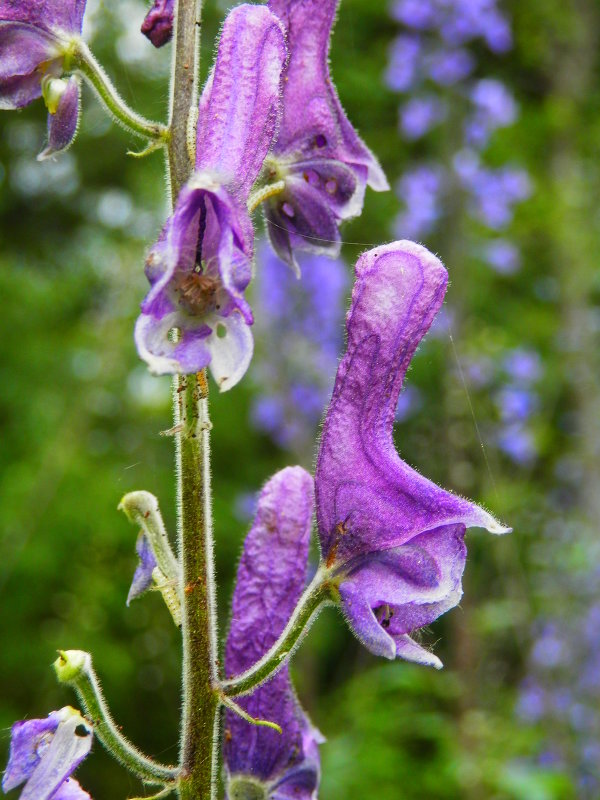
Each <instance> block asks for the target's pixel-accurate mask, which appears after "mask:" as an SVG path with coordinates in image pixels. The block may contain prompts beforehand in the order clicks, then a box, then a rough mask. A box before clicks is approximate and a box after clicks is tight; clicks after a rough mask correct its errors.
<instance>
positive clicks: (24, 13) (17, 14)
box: [0, 0, 86, 159]
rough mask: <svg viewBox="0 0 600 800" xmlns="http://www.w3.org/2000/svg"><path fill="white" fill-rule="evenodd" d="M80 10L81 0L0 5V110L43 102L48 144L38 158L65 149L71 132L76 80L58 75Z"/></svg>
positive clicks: (77, 30) (0, 0)
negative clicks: (46, 121)
mask: <svg viewBox="0 0 600 800" xmlns="http://www.w3.org/2000/svg"><path fill="white" fill-rule="evenodd" d="M85 6H86V0H67V1H66V2H65V1H64V0H43V1H42V2H40V0H33V2H32V0H22V1H21V2H15V0H0V109H6V110H8V109H16V108H23V107H24V106H26V105H29V103H31V102H33V101H34V100H37V99H38V98H39V97H42V96H43V97H44V101H45V103H46V106H47V108H48V112H49V113H48V144H47V146H46V147H45V149H44V150H43V151H42V152H41V153H40V155H39V156H38V158H39V159H43V158H47V157H48V156H51V155H53V154H55V153H58V152H60V151H61V150H64V149H66V148H67V147H69V145H70V144H71V143H72V141H73V139H74V137H75V133H76V131H77V123H78V120H79V104H80V81H79V78H78V77H77V76H75V75H72V76H71V77H69V78H67V79H66V80H65V79H63V77H62V76H63V73H64V71H65V69H66V68H68V65H67V63H66V62H67V61H68V57H69V48H70V46H71V42H72V40H73V39H75V38H77V37H79V36H80V35H81V26H82V23H83V14H84V11H85Z"/></svg>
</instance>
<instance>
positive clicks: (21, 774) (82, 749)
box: [2, 706, 93, 800]
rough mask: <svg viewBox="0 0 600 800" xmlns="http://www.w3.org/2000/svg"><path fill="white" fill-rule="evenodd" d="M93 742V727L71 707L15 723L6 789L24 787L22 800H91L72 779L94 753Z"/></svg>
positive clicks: (4, 783)
mask: <svg viewBox="0 0 600 800" xmlns="http://www.w3.org/2000/svg"><path fill="white" fill-rule="evenodd" d="M92 738H93V731H92V726H91V725H90V723H89V722H88V721H87V720H86V719H84V718H83V717H82V716H81V714H80V713H79V711H76V710H75V709H74V708H71V706H65V707H64V708H61V709H60V711H53V712H52V713H51V714H49V715H48V717H46V719H29V720H24V721H22V722H15V724H14V725H13V726H12V729H11V739H10V755H9V760H8V765H7V767H6V770H5V772H4V776H3V778H2V789H3V790H4V791H5V792H9V791H10V790H11V789H15V788H16V787H17V786H21V784H24V786H23V789H22V791H21V795H20V800H90V795H89V794H88V793H87V792H85V791H84V790H83V789H82V788H81V786H80V785H79V784H78V783H77V781H76V780H74V779H73V778H71V775H72V774H73V772H75V770H76V769H77V767H78V766H79V764H80V763H81V762H82V761H83V759H84V758H85V757H86V756H87V754H88V753H89V752H90V749H91V747H92Z"/></svg>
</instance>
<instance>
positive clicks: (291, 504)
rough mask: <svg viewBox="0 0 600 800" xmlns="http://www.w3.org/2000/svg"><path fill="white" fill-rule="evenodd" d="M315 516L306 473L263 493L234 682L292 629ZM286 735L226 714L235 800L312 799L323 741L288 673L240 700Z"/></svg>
mask: <svg viewBox="0 0 600 800" xmlns="http://www.w3.org/2000/svg"><path fill="white" fill-rule="evenodd" d="M313 511H314V489H313V480H312V477H311V476H310V475H309V474H308V473H307V472H306V471H305V470H303V469H302V468H301V467H288V468H287V469H284V470H281V472H278V473H277V474H276V475H274V476H273V477H272V478H271V479H270V481H269V482H268V483H267V484H266V486H265V487H264V489H263V490H262V492H261V494H260V498H259V501H258V509H257V512H256V517H255V519H254V523H253V525H252V528H251V529H250V533H249V534H248V536H247V537H246V542H245V544H244V552H243V554H242V558H241V561H240V565H239V568H238V574H237V581H236V586H235V592H234V595H233V604H232V616H231V627H230V630H229V635H228V637H227V645H226V651H225V672H226V674H227V675H228V676H232V675H235V674H239V673H242V672H243V671H244V670H246V669H247V668H248V667H250V666H252V664H253V663H254V662H256V661H258V660H260V659H261V658H262V657H263V656H264V655H265V653H266V652H267V650H268V649H269V647H270V646H271V645H272V644H273V643H274V642H275V641H276V639H277V637H278V636H279V635H280V634H281V632H282V631H283V629H284V628H285V626H286V624H287V622H288V618H289V617H290V615H291V614H292V611H293V610H294V607H295V606H296V604H297V602H298V600H299V598H300V595H301V594H302V591H303V589H304V586H305V583H306V572H307V564H308V548H309V544H310V531H311V525H312V517H313ZM238 702H239V704H240V705H241V706H242V708H243V709H244V711H246V712H247V713H248V714H249V715H250V716H252V717H259V718H260V717H262V718H266V719H268V720H272V721H273V722H275V723H277V724H278V725H280V727H281V731H282V732H281V733H278V732H277V731H274V730H270V729H268V728H265V727H252V726H250V725H249V723H248V722H247V721H245V720H244V719H242V718H241V717H240V716H238V714H236V713H235V712H234V711H229V710H228V711H226V714H225V735H224V744H223V753H224V758H225V765H226V770H227V797H228V798H229V800H246V798H252V800H261V798H262V799H264V800H287V798H291V797H294V798H297V800H313V798H315V797H316V792H317V788H318V783H319V774H320V767H319V753H318V744H320V743H321V742H322V741H323V738H322V737H321V735H320V733H319V732H318V731H317V730H316V729H315V728H314V727H313V726H312V725H311V723H310V721H309V720H308V718H307V716H306V714H305V713H304V711H303V710H302V708H301V707H300V704H299V702H298V700H297V699H296V695H295V694H294V690H293V688H292V684H291V680H290V675H289V668H288V667H287V666H286V667H284V668H283V669H282V670H280V671H279V672H278V673H277V674H276V675H274V676H273V677H272V678H270V679H269V680H267V682H266V683H264V684H262V685H261V686H259V687H258V688H257V689H255V690H254V692H253V693H252V694H251V695H249V696H247V697H243V698H240V700H239V701H238Z"/></svg>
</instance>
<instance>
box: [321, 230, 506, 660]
mask: <svg viewBox="0 0 600 800" xmlns="http://www.w3.org/2000/svg"><path fill="white" fill-rule="evenodd" d="M446 283H447V273H446V270H445V269H444V267H443V266H442V264H441V263H440V261H438V259H437V258H435V256H433V255H432V254H431V253H429V252H428V251H427V250H426V249H425V248H424V247H421V246H420V245H417V244H414V243H413V242H406V241H403V242H395V243H393V244H389V245H386V246H382V247H378V248H375V249H374V250H371V251H369V252H368V253H365V254H364V255H363V256H362V257H361V258H360V259H359V261H358V263H357V265H356V283H355V286H354V291H353V295H352V305H351V308H350V311H349V313H348V318H347V324H346V328H347V334H348V346H347V350H346V354H345V356H344V358H343V359H342V361H341V363H340V366H339V368H338V373H337V378H336V382H335V387H334V391H333V396H332V399H331V404H330V406H329V410H328V412H327V416H326V419H325V424H324V427H323V436H322V439H321V447H320V451H319V456H318V461H317V470H316V477H315V484H316V498H317V523H318V529H319V537H320V541H321V549H322V556H323V560H324V561H325V563H326V565H327V567H328V568H329V569H330V570H331V571H332V574H334V575H335V576H336V579H337V582H338V585H339V590H340V595H341V603H342V608H343V610H344V613H345V615H346V617H347V619H348V622H349V624H350V626H351V628H352V630H353V631H354V633H355V634H356V635H357V636H358V638H359V639H360V640H361V641H362V642H363V643H364V644H365V645H366V646H367V647H368V648H369V649H370V650H371V651H372V652H373V653H376V654H377V655H383V656H386V657H387V658H395V657H402V658H407V659H409V660H412V661H418V662H421V663H425V664H430V665H433V666H437V667H440V666H441V662H440V661H439V659H437V658H436V657H435V656H433V655H432V654H431V653H430V652H429V651H427V650H425V649H424V648H422V647H420V646H419V645H418V644H417V643H416V642H415V641H413V640H412V639H411V638H410V636H409V634H410V633H411V632H412V631H414V630H416V629H417V628H420V627H423V626H424V625H427V624H429V623H430V622H432V621H433V620H434V619H436V618H437V617H438V616H440V614H442V613H443V612H445V611H447V610H448V609H450V608H452V607H453V606H455V605H456V604H457V603H458V601H459V599H460V597H461V594H462V587H461V577H462V573H463V570H464V566H465V556H466V550H465V546H464V542H463V538H464V533H465V529H466V528H467V527H471V526H476V527H483V528H487V529H488V530H489V531H491V532H492V533H505V532H506V531H507V530H508V529H506V528H504V527H502V526H501V525H499V523H498V522H496V520H495V519H494V518H493V517H492V516H491V515H490V514H488V513H487V512H486V511H484V510H483V509H482V508H480V507H479V506H477V505H475V504H473V503H471V502H469V501H468V500H465V499H463V498H461V497H458V496H456V495H454V494H451V493H450V492H447V491H445V490H444V489H441V488H440V487H439V486H436V485H435V484H434V483H432V482H431V481H429V480H427V478H424V477H423V476H422V475H420V474H419V473H418V472H417V471H416V470H414V469H412V468H411V467H409V466H408V464H406V463H405V462H404V461H402V460H401V458H400V457H399V455H398V453H397V452H396V448H395V446H394V442H393V438H392V428H393V423H394V412H395V409H396V403H397V400H398V395H399V393H400V390H401V388H402V383H403V380H404V376H405V373H406V370H407V368H408V365H409V364H410V361H411V358H412V356H413V354H414V352H415V350H416V348H417V346H418V344H419V342H420V341H421V339H422V338H423V336H424V335H425V333H426V332H427V330H428V329H429V327H430V325H431V323H432V321H433V318H434V316H435V315H436V313H437V312H438V310H439V309H440V307H441V305H442V302H443V300H444V294H445V291H446Z"/></svg>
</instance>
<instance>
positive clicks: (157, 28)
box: [142, 0, 175, 47]
mask: <svg viewBox="0 0 600 800" xmlns="http://www.w3.org/2000/svg"><path fill="white" fill-rule="evenodd" d="M174 1H175V0H154V5H153V6H152V8H151V9H150V11H149V12H148V13H147V14H146V16H145V18H144V21H143V22H142V33H143V34H144V36H147V37H148V39H150V41H151V42H152V44H153V45H154V47H162V46H163V45H164V44H166V43H167V42H170V41H171V36H172V35H173V4H174Z"/></svg>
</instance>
